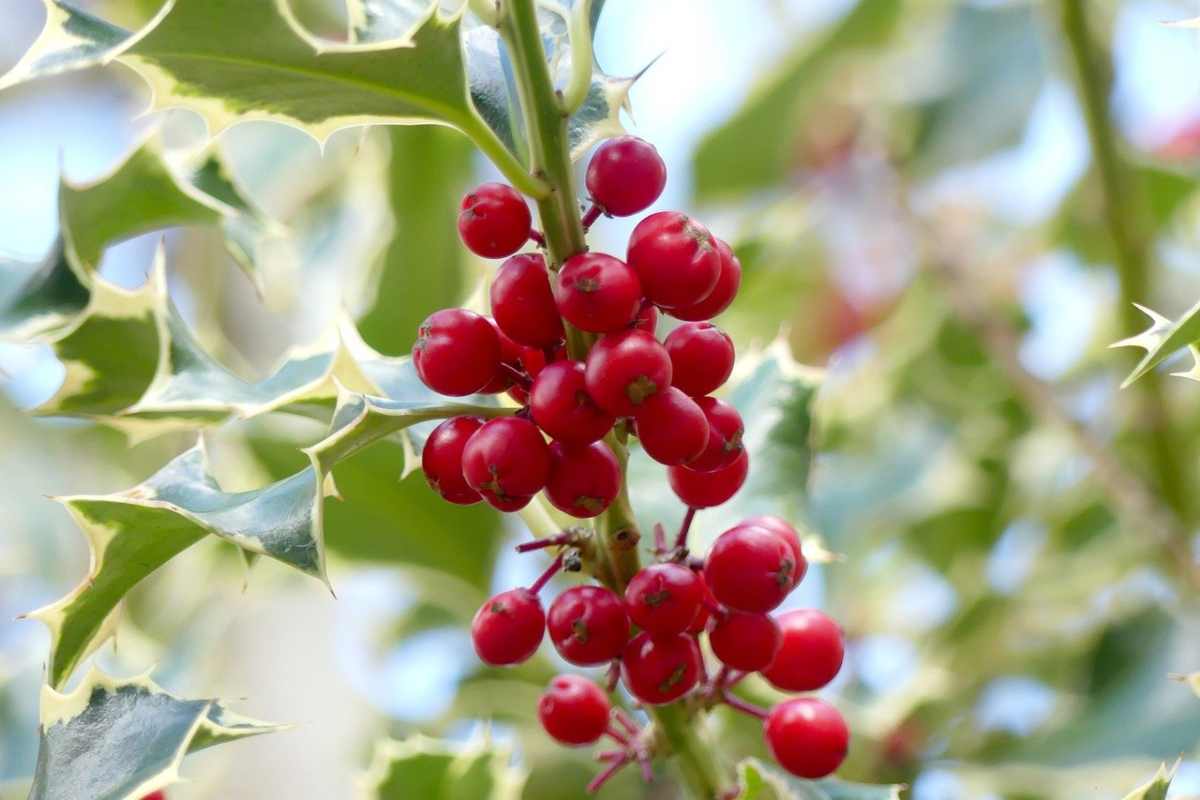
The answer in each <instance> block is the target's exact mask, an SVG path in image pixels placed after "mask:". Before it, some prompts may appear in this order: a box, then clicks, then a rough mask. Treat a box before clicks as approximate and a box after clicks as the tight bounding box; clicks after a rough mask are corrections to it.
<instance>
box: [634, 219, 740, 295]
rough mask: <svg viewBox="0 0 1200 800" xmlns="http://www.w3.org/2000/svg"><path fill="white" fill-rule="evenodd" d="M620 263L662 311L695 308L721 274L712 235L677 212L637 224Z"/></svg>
mask: <svg viewBox="0 0 1200 800" xmlns="http://www.w3.org/2000/svg"><path fill="white" fill-rule="evenodd" d="M626 261H628V262H629V266H630V267H632V268H633V271H634V272H636V273H637V276H638V279H639V280H640V281H641V284H642V292H644V293H645V295H646V297H648V298H650V300H652V301H653V302H654V304H655V305H656V306H661V307H662V308H665V309H668V310H670V309H673V308H680V307H687V306H692V305H695V304H696V303H699V302H700V301H701V300H703V299H705V298H706V297H708V295H709V294H711V293H712V291H713V289H714V288H715V287H716V285H717V278H719V277H720V275H721V254H720V253H719V252H718V251H717V243H716V241H715V240H714V239H713V236H712V234H711V233H709V232H708V229H707V228H705V227H704V226H703V225H701V224H700V223H698V222H695V221H694V220H692V219H691V218H690V217H688V216H687V215H686V214H681V213H679V212H678V211H660V212H658V213H657V214H651V215H650V216H648V217H646V218H645V219H644V220H642V221H641V222H639V223H638V224H637V227H636V228H634V229H633V233H632V234H631V235H630V237H629V253H628V255H627V257H626Z"/></svg>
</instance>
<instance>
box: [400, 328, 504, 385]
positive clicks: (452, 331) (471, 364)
mask: <svg viewBox="0 0 1200 800" xmlns="http://www.w3.org/2000/svg"><path fill="white" fill-rule="evenodd" d="M412 360H413V366H414V367H415V368H416V370H417V376H418V377H419V378H420V379H421V382H422V383H424V384H425V385H426V386H428V387H429V388H430V389H433V390H434V391H435V392H437V393H439V394H445V395H450V396H452V397H461V396H463V395H468V394H474V393H475V392H478V391H479V390H480V389H482V388H483V387H484V386H486V385H487V384H488V383H489V382H490V381H491V380H492V379H493V378H495V377H496V372H497V371H498V370H499V369H500V339H499V337H497V336H496V329H495V328H494V327H492V323H491V322H490V321H489V320H488V319H487V318H485V317H481V316H479V315H478V314H476V313H475V312H473V311H467V310H466V309H465V308H444V309H442V310H441V311H435V312H434V313H432V314H430V315H429V317H428V318H427V319H426V320H425V321H424V322H422V323H421V327H420V328H418V329H417V341H416V344H414V345H413V349H412Z"/></svg>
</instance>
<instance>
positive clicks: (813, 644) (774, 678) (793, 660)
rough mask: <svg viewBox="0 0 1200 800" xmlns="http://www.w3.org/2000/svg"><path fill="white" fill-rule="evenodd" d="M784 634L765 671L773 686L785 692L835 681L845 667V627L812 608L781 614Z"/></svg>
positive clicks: (820, 685) (807, 689)
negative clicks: (843, 640) (843, 630)
mask: <svg viewBox="0 0 1200 800" xmlns="http://www.w3.org/2000/svg"><path fill="white" fill-rule="evenodd" d="M777 622H778V623H779V630H780V632H781V633H782V634H783V640H782V644H781V645H780V648H779V654H778V655H776V656H775V661H774V662H773V663H772V664H771V666H770V667H768V668H767V669H764V670H763V671H762V673H763V677H765V678H766V679H767V680H768V681H770V682H771V685H772V686H774V687H775V688H777V689H780V690H782V691H785V692H812V691H816V690H817V689H820V688H821V687H822V686H825V685H826V684H828V683H829V682H830V681H831V680H833V679H834V678H835V677H836V676H837V674H838V672H839V671H840V670H841V668H842V659H843V658H844V657H845V646H844V645H843V643H842V629H841V628H839V627H838V624H837V623H836V622H834V621H833V620H832V619H830V618H829V617H827V616H826V615H825V614H822V613H821V612H820V611H817V610H816V609H811V608H805V609H800V610H798V611H788V612H786V613H784V614H780V615H779V619H778V620H777Z"/></svg>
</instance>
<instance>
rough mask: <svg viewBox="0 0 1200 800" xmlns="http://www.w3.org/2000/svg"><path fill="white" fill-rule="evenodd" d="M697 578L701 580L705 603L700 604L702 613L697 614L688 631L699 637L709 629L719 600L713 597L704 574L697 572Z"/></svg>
mask: <svg viewBox="0 0 1200 800" xmlns="http://www.w3.org/2000/svg"><path fill="white" fill-rule="evenodd" d="M696 577H697V578H699V579H700V586H701V588H702V589H704V601H703V602H702V603H701V604H700V611H698V612H697V613H696V618H695V619H694V620H692V624H691V625H689V626H688V629H687V632H688V633H690V634H693V635H699V634H701V633H704V631H705V630H707V629H708V623H709V621H710V620H712V616H713V610H714V609H716V607H717V598H715V597H713V594H712V592H711V591H709V589H708V584H707V583H705V582H704V573H703V572H697V573H696Z"/></svg>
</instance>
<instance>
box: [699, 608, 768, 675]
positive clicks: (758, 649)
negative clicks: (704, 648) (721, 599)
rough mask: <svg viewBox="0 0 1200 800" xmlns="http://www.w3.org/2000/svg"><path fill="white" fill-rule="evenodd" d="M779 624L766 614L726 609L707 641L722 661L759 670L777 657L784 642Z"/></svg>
mask: <svg viewBox="0 0 1200 800" xmlns="http://www.w3.org/2000/svg"><path fill="white" fill-rule="evenodd" d="M782 638H783V637H782V635H781V634H780V632H779V624H778V623H776V622H775V620H774V619H772V618H771V617H770V616H769V615H767V614H751V613H748V612H745V611H726V612H725V614H724V615H723V616H721V617H718V618H717V622H716V624H715V625H713V628H712V630H711V631H709V632H708V643H709V644H710V645H712V649H713V653H714V654H715V655H716V656H717V658H719V659H721V663H723V664H725V665H726V666H728V667H731V668H732V669H740V670H742V671H744V672H758V671H759V670H760V669H764V668H766V667H767V666H769V665H770V664H771V662H772V661H773V660H775V654H776V653H778V652H779V646H780V644H781V642H782Z"/></svg>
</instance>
